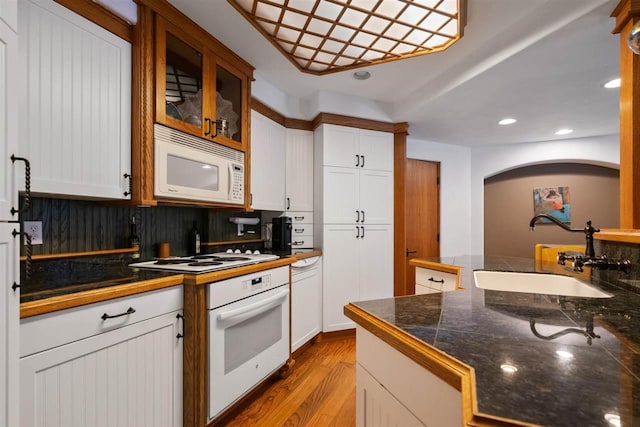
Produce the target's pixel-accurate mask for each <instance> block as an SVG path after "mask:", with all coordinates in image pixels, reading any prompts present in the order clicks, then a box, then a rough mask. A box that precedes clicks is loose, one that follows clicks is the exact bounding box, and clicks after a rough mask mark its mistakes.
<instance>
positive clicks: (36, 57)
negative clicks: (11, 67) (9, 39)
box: [18, 0, 131, 199]
mask: <svg viewBox="0 0 640 427" xmlns="http://www.w3.org/2000/svg"><path fill="white" fill-rule="evenodd" d="M18 26H19V28H20V38H19V54H18V56H19V79H18V80H19V94H20V96H19V101H18V106H19V123H20V126H19V131H18V132H19V138H20V144H19V148H20V155H22V156H24V157H27V158H28V159H29V160H30V161H31V189H32V191H33V192H36V193H42V194H60V195H68V196H81V197H90V198H110V199H128V198H130V195H128V194H126V195H125V193H128V191H129V180H128V179H127V178H126V177H125V176H124V175H125V174H130V173H131V44H130V43H129V42H127V41H125V40H122V39H120V38H119V37H117V36H115V35H114V34H112V33H110V32H108V31H107V30H105V29H103V28H101V27H99V26H98V25H96V24H94V23H92V22H90V21H89V20H87V19H85V18H83V17H81V16H80V15H77V14H76V13H74V12H72V11H70V10H68V9H66V8H65V7H63V6H61V5H59V4H58V3H56V2H54V1H53V0H20V2H19V5H18Z"/></svg>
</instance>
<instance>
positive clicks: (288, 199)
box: [287, 197, 291, 210]
mask: <svg viewBox="0 0 640 427" xmlns="http://www.w3.org/2000/svg"><path fill="white" fill-rule="evenodd" d="M289 209H291V198H289V197H287V210H289Z"/></svg>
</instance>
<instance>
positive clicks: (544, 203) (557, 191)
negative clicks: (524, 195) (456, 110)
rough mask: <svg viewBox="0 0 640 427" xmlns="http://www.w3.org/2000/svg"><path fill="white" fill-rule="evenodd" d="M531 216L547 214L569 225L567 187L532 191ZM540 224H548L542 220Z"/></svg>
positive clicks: (569, 211)
mask: <svg viewBox="0 0 640 427" xmlns="http://www.w3.org/2000/svg"><path fill="white" fill-rule="evenodd" d="M533 214H534V215H538V214H547V215H549V216H552V217H554V218H555V219H557V220H558V221H560V222H563V223H567V224H569V223H571V194H570V192H569V187H539V188H534V189H533ZM540 222H542V223H550V222H551V221H549V220H548V219H546V218H542V220H541V221H540Z"/></svg>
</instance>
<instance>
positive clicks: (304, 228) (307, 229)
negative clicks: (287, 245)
mask: <svg viewBox="0 0 640 427" xmlns="http://www.w3.org/2000/svg"><path fill="white" fill-rule="evenodd" d="M312 234H313V224H295V225H293V228H292V229H291V238H292V239H295V238H296V236H307V235H312Z"/></svg>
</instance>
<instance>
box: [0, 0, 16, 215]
mask: <svg viewBox="0 0 640 427" xmlns="http://www.w3.org/2000/svg"><path fill="white" fill-rule="evenodd" d="M2 1H5V0H0V18H1V19H0V221H17V220H18V214H17V213H14V214H12V213H11V209H12V208H16V209H17V208H18V190H17V189H16V187H15V185H16V184H15V179H16V174H15V172H14V170H15V168H14V166H13V164H12V161H11V155H12V154H14V153H16V150H17V149H18V115H17V111H16V108H15V103H16V102H17V99H18V92H17V88H16V81H17V77H18V67H17V61H18V36H17V35H16V33H15V32H14V31H13V30H12V29H11V28H10V27H9V26H8V25H7V24H6V23H5V21H4V18H5V13H6V12H7V10H6V9H4V7H5V4H4V3H3V2H2ZM7 20H11V19H7Z"/></svg>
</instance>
